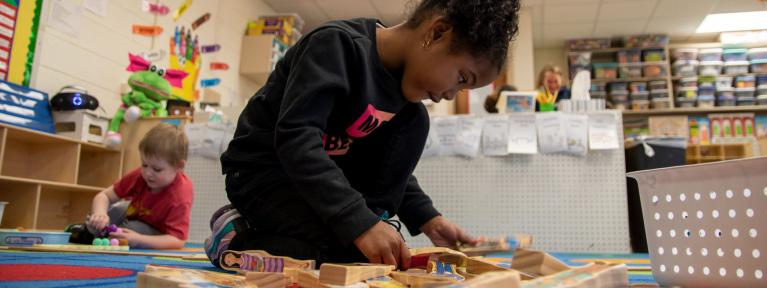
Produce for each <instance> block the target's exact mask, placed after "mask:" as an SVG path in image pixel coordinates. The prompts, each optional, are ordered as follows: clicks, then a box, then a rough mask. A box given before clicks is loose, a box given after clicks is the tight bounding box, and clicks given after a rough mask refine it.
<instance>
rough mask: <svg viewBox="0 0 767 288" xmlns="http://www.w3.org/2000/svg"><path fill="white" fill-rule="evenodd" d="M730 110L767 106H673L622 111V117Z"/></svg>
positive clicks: (758, 109)
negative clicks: (670, 107)
mask: <svg viewBox="0 0 767 288" xmlns="http://www.w3.org/2000/svg"><path fill="white" fill-rule="evenodd" d="M730 112H767V106H758V105H753V106H717V107H714V108H673V109H658V110H647V111H623V117H624V118H626V117H647V116H652V115H675V114H676V115H682V114H683V115H693V114H708V113H730Z"/></svg>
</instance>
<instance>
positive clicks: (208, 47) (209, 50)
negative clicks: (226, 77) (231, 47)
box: [200, 44, 221, 53]
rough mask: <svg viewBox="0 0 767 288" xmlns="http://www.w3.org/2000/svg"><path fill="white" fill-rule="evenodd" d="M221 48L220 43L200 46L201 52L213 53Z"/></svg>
mask: <svg viewBox="0 0 767 288" xmlns="http://www.w3.org/2000/svg"><path fill="white" fill-rule="evenodd" d="M220 49H221V45H218V44H211V45H205V46H202V47H200V51H201V52H202V53H213V52H216V51H218V50H220Z"/></svg>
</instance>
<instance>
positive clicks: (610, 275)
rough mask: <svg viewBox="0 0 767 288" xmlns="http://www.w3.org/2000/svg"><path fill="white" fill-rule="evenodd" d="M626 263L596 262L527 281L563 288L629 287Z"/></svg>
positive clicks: (537, 285) (532, 283)
mask: <svg viewBox="0 0 767 288" xmlns="http://www.w3.org/2000/svg"><path fill="white" fill-rule="evenodd" d="M628 285H629V282H628V269H626V265H625V264H618V263H604V262H596V263H592V264H589V265H586V266H581V267H577V268H574V269H572V270H568V271H563V272H560V273H556V274H552V275H549V276H546V277H541V278H538V279H535V280H532V281H529V282H527V283H525V286H530V287H548V286H556V287H562V288H587V287H595V288H607V287H628Z"/></svg>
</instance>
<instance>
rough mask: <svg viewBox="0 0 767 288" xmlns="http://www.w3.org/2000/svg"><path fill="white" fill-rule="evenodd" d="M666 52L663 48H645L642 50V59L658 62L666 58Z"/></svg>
mask: <svg viewBox="0 0 767 288" xmlns="http://www.w3.org/2000/svg"><path fill="white" fill-rule="evenodd" d="M665 54H666V52H665V51H664V50H663V49H645V50H643V51H642V61H644V62H658V61H663V60H666V55H665Z"/></svg>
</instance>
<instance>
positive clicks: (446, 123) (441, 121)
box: [432, 116, 458, 156]
mask: <svg viewBox="0 0 767 288" xmlns="http://www.w3.org/2000/svg"><path fill="white" fill-rule="evenodd" d="M432 129H434V130H436V131H435V132H437V133H436V134H437V139H438V141H439V146H440V150H439V156H452V155H455V146H456V138H457V137H458V117H455V116H449V117H437V118H434V119H432Z"/></svg>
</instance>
